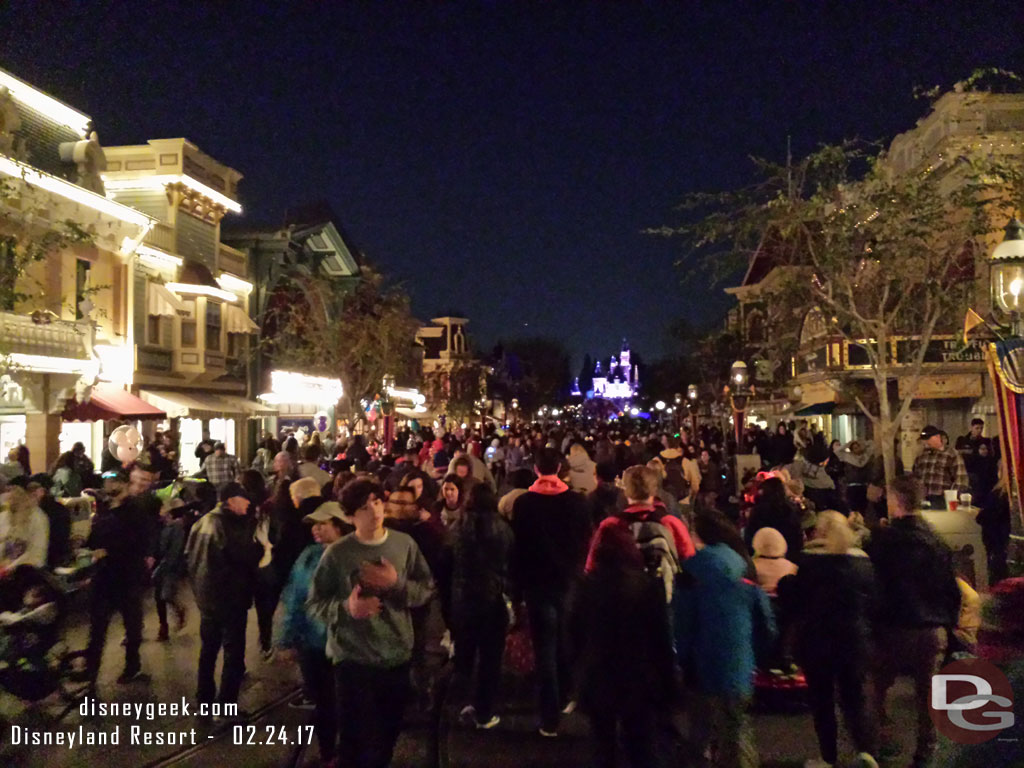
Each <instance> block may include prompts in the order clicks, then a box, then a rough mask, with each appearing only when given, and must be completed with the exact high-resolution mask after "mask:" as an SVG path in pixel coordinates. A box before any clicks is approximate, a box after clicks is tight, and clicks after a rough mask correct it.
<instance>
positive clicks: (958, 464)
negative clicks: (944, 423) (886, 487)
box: [914, 425, 969, 509]
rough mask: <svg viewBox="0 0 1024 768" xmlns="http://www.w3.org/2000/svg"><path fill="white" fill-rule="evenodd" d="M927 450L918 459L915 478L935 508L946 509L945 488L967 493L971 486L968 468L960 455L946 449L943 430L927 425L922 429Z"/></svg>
mask: <svg viewBox="0 0 1024 768" xmlns="http://www.w3.org/2000/svg"><path fill="white" fill-rule="evenodd" d="M921 440H923V441H924V450H923V451H922V452H921V455H920V456H918V457H917V459H916V460H915V461H914V477H916V478H917V482H918V483H919V484H920V485H921V495H922V496H924V498H925V499H927V500H928V502H929V503H930V504H931V505H932V508H933V509H945V508H946V499H945V497H944V496H943V491H947V490H953V489H954V488H955V489H957V491H959V492H961V493H964V492H966V491H967V490H968V488H969V481H968V479H967V468H966V467H965V466H964V460H963V459H962V458H961V457H960V454H958V453H956V452H955V451H951V450H949V449H948V448H944V447H943V445H942V430H940V429H939V428H938V427H933V426H930V425H929V426H927V427H925V428H924V429H923V430H922V432H921Z"/></svg>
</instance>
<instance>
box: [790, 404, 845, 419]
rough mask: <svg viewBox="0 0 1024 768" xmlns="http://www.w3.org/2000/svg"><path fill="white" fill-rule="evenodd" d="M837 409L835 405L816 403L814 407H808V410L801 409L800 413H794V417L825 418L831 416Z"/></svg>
mask: <svg viewBox="0 0 1024 768" xmlns="http://www.w3.org/2000/svg"><path fill="white" fill-rule="evenodd" d="M835 409H836V404H835V403H815V404H814V405H808V406H807V407H806V408H801V409H800V410H799V411H797V412H796V413H794V414H793V415H794V416H825V415H828V414H831V413H832V412H833V411H834V410H835Z"/></svg>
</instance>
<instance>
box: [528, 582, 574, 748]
mask: <svg viewBox="0 0 1024 768" xmlns="http://www.w3.org/2000/svg"><path fill="white" fill-rule="evenodd" d="M568 603H569V599H568V595H554V596H551V595H548V596H544V597H533V598H531V596H529V595H527V597H526V609H527V614H528V616H529V619H530V635H531V638H532V640H533V653H534V656H535V657H536V664H537V684H538V687H539V699H540V724H541V728H543V729H544V730H545V731H556V730H558V722H559V717H560V715H561V713H562V707H564V706H565V704H566V703H568V701H569V696H570V690H571V688H572V685H571V684H572V667H571V662H570V659H569V644H568V640H567V625H568V618H569V611H568Z"/></svg>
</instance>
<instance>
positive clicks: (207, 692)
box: [185, 482, 263, 704]
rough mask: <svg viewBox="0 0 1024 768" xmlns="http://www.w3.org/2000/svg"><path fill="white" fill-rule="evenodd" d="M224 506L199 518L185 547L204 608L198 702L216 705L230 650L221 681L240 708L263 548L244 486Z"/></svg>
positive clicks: (231, 487)
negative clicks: (247, 638) (218, 671)
mask: <svg viewBox="0 0 1024 768" xmlns="http://www.w3.org/2000/svg"><path fill="white" fill-rule="evenodd" d="M219 497H220V504H218V505H217V506H216V508H214V509H213V511H211V512H208V513H207V514H205V515H203V517H201V518H200V519H199V521H198V522H197V523H196V524H195V525H194V526H192V531H191V533H190V534H189V537H188V543H187V544H186V545H185V558H186V561H187V563H188V573H189V578H190V579H191V580H192V591H193V592H194V593H195V597H196V606H197V607H198V608H199V615H200V620H199V639H200V642H201V644H202V645H201V647H200V651H199V681H198V685H197V692H196V698H197V699H198V700H199V702H200V703H202V704H209V703H212V702H213V701H214V697H215V694H216V686H215V684H214V679H213V672H214V667H216V665H217V655H218V654H219V653H220V649H221V647H222V646H223V648H224V668H223V670H222V671H221V677H220V693H219V695H217V696H216V700H217V701H218V702H219V703H221V704H235V703H237V701H238V691H239V689H240V688H241V685H242V676H243V675H244V674H245V622H246V618H247V617H248V613H249V606H250V605H252V596H253V587H254V583H255V581H256V566H257V564H258V563H259V560H260V556H261V555H262V554H263V547H262V546H261V545H260V544H259V542H257V541H255V540H254V539H253V529H254V525H253V520H252V518H250V517H249V516H247V515H246V512H247V511H248V509H249V497H248V495H247V494H246V493H245V490H244V489H243V488H242V486H241V485H239V484H238V483H235V482H231V483H228V484H227V485H225V486H224V487H223V488H221V490H220V494H219Z"/></svg>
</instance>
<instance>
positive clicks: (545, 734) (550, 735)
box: [537, 728, 558, 739]
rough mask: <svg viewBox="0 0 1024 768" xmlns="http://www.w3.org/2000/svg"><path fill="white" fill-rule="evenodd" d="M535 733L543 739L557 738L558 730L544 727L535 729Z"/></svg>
mask: <svg viewBox="0 0 1024 768" xmlns="http://www.w3.org/2000/svg"><path fill="white" fill-rule="evenodd" d="M537 733H539V734H540V735H541V736H543V737H544V738H545V739H557V738H558V731H548V730H545V729H543V728H541V729H539V730H538V731H537Z"/></svg>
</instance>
